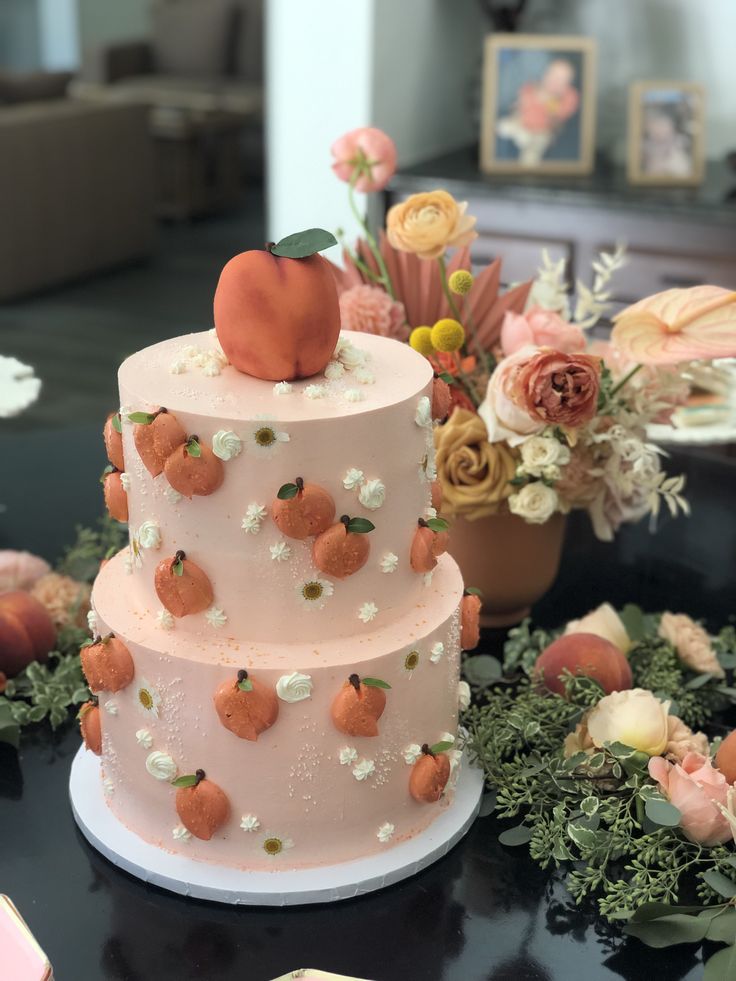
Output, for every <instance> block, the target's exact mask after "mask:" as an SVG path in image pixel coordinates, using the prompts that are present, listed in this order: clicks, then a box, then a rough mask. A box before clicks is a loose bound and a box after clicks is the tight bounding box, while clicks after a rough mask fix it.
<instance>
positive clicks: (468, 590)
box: [465, 586, 483, 599]
mask: <svg viewBox="0 0 736 981" xmlns="http://www.w3.org/2000/svg"><path fill="white" fill-rule="evenodd" d="M465 595H466V596H480V597H481V599H482V598H483V591H482V590H480V589H478V587H477V586H466V587H465Z"/></svg>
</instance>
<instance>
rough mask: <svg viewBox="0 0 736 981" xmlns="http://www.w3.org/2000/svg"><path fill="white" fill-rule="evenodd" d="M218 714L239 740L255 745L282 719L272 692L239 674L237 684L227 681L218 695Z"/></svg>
mask: <svg viewBox="0 0 736 981" xmlns="http://www.w3.org/2000/svg"><path fill="white" fill-rule="evenodd" d="M214 702H215V711H216V712H217V714H218V716H219V717H220V722H222V724H223V725H224V726H225V728H226V729H229V730H230V732H232V733H234V734H235V735H236V736H237V737H238V738H239V739H249V740H250V741H251V742H255V741H256V740H257V739H258V737H259V736H260V734H261V733H262V732H265V731H266V729H270V728H271V726H272V725H273V724H274V722H275V721H276V719H278V717H279V700H278V698H277V696H276V692H275V691H274V690H273V688H269V686H268V685H264V684H263V683H262V682H260V681H256V679H255V678H252V677H250V676H249V674H248V672H247V671H238V677H237V678H236V679H235V680H234V681H224V682H223V683H222V684H221V685H220V687H219V688H218V689H217V691H216V692H215V697H214Z"/></svg>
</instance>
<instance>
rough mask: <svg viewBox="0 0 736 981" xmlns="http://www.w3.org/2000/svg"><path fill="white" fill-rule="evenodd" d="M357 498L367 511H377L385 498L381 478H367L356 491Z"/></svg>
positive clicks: (384, 489)
mask: <svg viewBox="0 0 736 981" xmlns="http://www.w3.org/2000/svg"><path fill="white" fill-rule="evenodd" d="M358 500H359V501H360V503H361V504H362V505H363V507H364V508H368V510H369V511H377V510H378V508H380V507H382V506H383V502H384V501H385V500H386V486H385V484H384V483H383V481H382V480H367V481H366V482H365V483H364V484H363V485H362V486H361V488H360V491H359V492H358Z"/></svg>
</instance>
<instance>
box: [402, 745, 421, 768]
mask: <svg viewBox="0 0 736 981" xmlns="http://www.w3.org/2000/svg"><path fill="white" fill-rule="evenodd" d="M421 755H422V747H421V746H420V745H419V743H409V745H408V746H405V747H404V760H405V761H406V762H407V763H408V764H409V766H413V765H414V764H415V763H416V761H417V760H418V759H419V757H420V756H421Z"/></svg>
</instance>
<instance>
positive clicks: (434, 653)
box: [429, 640, 445, 664]
mask: <svg viewBox="0 0 736 981" xmlns="http://www.w3.org/2000/svg"><path fill="white" fill-rule="evenodd" d="M444 654H445V645H444V644H443V643H442V641H441V640H438V641H437V643H436V644H434V645H433V646H432V650H431V652H430V655H429V660H430V661H431V662H432V664H438V663H439V662H440V661H441V660H442V658H443V657H444Z"/></svg>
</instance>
